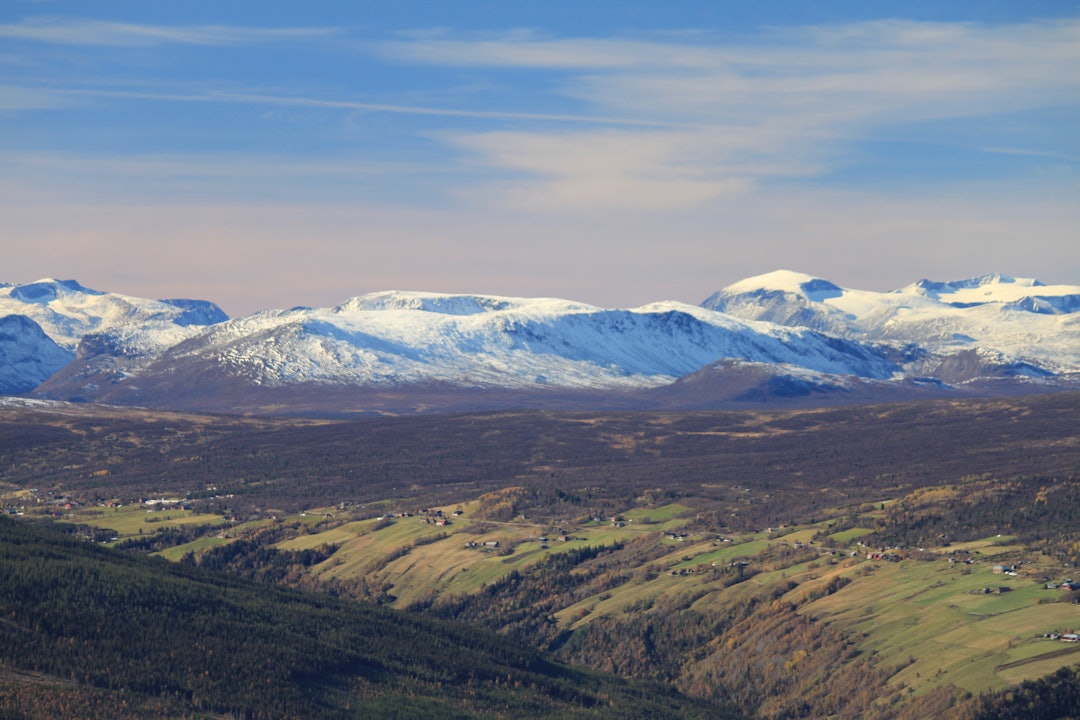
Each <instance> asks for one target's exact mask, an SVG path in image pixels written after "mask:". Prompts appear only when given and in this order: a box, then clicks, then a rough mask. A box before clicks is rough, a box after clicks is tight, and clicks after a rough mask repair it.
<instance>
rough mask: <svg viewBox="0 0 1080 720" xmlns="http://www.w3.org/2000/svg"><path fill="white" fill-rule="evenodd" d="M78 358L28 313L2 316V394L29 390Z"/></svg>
mask: <svg viewBox="0 0 1080 720" xmlns="http://www.w3.org/2000/svg"><path fill="white" fill-rule="evenodd" d="M74 357H75V353H73V352H70V351H68V350H65V349H63V348H62V347H60V346H59V345H57V344H56V343H55V342H53V340H52V339H51V338H50V337H49V336H48V335H46V334H45V333H44V332H43V331H42V329H41V326H39V325H38V324H37V323H36V322H34V321H33V320H31V319H30V318H28V317H26V316H25V315H6V316H3V317H0V394H7V393H12V394H17V393H24V392H29V391H31V390H33V389H34V388H36V387H37V386H38V385H40V384H41V383H43V382H45V381H46V380H48V379H49V377H50V376H51V375H52V374H53V373H55V372H56V371H57V370H59V369H60V368H62V367H64V366H65V365H67V364H68V363H69V362H71V359H72V358H74Z"/></svg>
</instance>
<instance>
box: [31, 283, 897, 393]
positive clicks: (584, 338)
mask: <svg viewBox="0 0 1080 720" xmlns="http://www.w3.org/2000/svg"><path fill="white" fill-rule="evenodd" d="M721 357H739V358H749V359H752V360H754V361H756V362H761V363H786V364H791V365H795V366H798V367H803V368H808V369H811V370H814V371H817V372H820V373H828V374H851V375H861V376H864V377H871V378H879V379H884V378H889V377H891V376H892V375H894V374H895V373H896V372H897V371H898V368H897V366H896V364H895V363H894V362H893V361H892V360H890V359H889V358H888V357H886V355H885V354H884V353H882V352H879V351H877V350H875V349H873V348H868V347H865V346H863V345H861V344H859V343H856V342H851V341H847V340H842V339H837V338H833V337H829V336H826V335H822V334H821V333H818V332H815V331H811V330H806V329H803V328H785V327H780V326H777V325H772V324H768V323H757V322H748V321H745V320H739V319H736V318H731V317H728V316H726V315H723V314H721V313H717V312H713V311H710V310H706V309H704V308H700V307H696V306H692V305H684V304H681V303H671V302H668V303H656V304H653V305H647V306H644V307H641V308H635V309H630V310H608V309H602V308H598V307H594V306H591V305H585V304H582V303H575V302H570V301H566V300H557V299H543V298H542V299H525V298H506V297H487V296H471V295H437V294H432V293H417V292H409V293H407V292H384V293H375V294H371V295H364V296H360V297H355V298H352V299H351V300H348V301H347V302H345V303H343V304H341V305H339V306H337V307H332V308H314V309H313V308H296V309H292V310H286V311H264V312H259V313H256V314H254V315H251V316H248V317H245V318H240V319H235V320H230V321H228V322H225V323H221V324H218V325H215V326H212V327H209V328H207V329H206V330H205V331H204V332H202V333H200V334H199V335H197V336H195V337H193V338H191V339H189V340H186V341H184V342H181V343H179V344H177V345H175V346H173V347H172V348H169V349H168V350H167V351H165V352H164V353H162V354H161V355H160V357H158V358H157V359H156V360H155V361H154V362H153V363H150V364H149V365H147V366H146V368H145V369H144V371H142V372H140V373H139V374H138V375H134V376H132V377H131V378H130V379H128V380H126V381H125V382H124V383H121V384H114V386H113V387H110V388H108V389H107V390H106V389H102V388H101V387H100V385H99V388H98V389H99V390H102V392H103V394H101V395H100V396H99V397H103V398H104V399H107V400H109V401H111V402H112V401H118V400H121V399H124V398H125V397H126V396H127V393H129V392H133V393H137V394H138V396H139V397H145V396H146V393H147V392H148V390H150V389H151V388H153V387H155V386H162V387H164V386H168V387H176V385H177V377H178V374H179V376H181V377H184V378H196V377H198V378H202V379H201V380H200V381H198V382H195V381H187V380H185V381H184V382H182V383H181V384H182V385H184V386H187V387H188V390H187V391H186V392H187V393H188V394H191V393H192V392H193V391H192V390H191V389H190V388H191V387H192V386H193V385H197V386H200V387H203V388H207V389H208V392H213V393H214V394H221V393H222V392H223V391H222V387H223V384H224V385H229V387H230V388H231V390H230V391H231V392H237V391H238V390H237V385H236V384H242V385H245V386H247V387H248V388H249V389H251V390H255V389H261V390H264V391H265V390H269V389H279V390H280V389H284V388H293V389H295V388H296V387H300V386H313V385H322V386H351V387H357V386H360V387H365V388H375V389H380V388H381V389H389V388H401V387H403V386H412V387H420V386H427V387H440V388H446V387H454V388H459V389H460V388H472V389H479V390H541V391H542V390H546V389H558V390H633V389H643V388H650V387H656V386H659V385H665V384H668V383H671V382H673V381H674V380H676V379H677V378H679V377H681V376H683V375H685V374H687V373H690V372H693V371H695V370H697V369H698V368H700V367H701V366H703V365H705V364H707V363H710V362H712V361H714V360H716V359H717V358H721ZM211 378H212V380H211ZM224 378H228V379H229V381H230V382H231V383H232V384H229V383H225V382H224V380H223V379H224ZM56 385H57V383H55V382H53V383H50V384H48V385H47V386H46V388H45V389H46V390H48V391H49V392H55V391H56ZM211 387H213V388H215V389H213V390H209V388H211ZM151 392H152V391H151ZM80 394H81V395H82V396H84V397H86V396H88V395H90V394H91V393H88V392H87V391H86V388H83V389H82V390H80ZM264 394H265V393H264Z"/></svg>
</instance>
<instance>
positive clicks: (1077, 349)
mask: <svg viewBox="0 0 1080 720" xmlns="http://www.w3.org/2000/svg"><path fill="white" fill-rule="evenodd" d="M702 306H703V307H707V308H710V309H713V310H716V311H718V312H723V313H727V314H730V315H734V316H736V317H741V318H745V319H751V320H766V321H770V322H776V323H780V324H783V325H787V326H792V327H810V328H815V329H818V330H820V331H822V332H826V333H830V334H834V335H838V336H841V337H846V338H849V339H852V340H861V341H869V342H887V343H892V344H894V345H897V346H905V345H906V346H914V347H917V348H918V349H919V352H916V353H914V354H911V356H910V357H909V358H908V361H907V364H906V367H905V370H906V372H907V373H908V374H927V375H935V376H937V377H941V378H942V379H945V380H948V381H950V382H955V381H964V380H971V379H974V378H976V377H979V376H985V375H997V376H1017V375H1021V376H1032V377H1038V376H1048V375H1056V374H1061V373H1075V372H1080V312H1078V311H1080V286H1072V285H1043V284H1042V283H1040V282H1039V281H1037V280H1033V279H1024V278H1012V277H1008V276H1005V275H984V276H981V277H976V278H971V279H968V280H961V281H954V282H932V281H929V280H920V281H918V282H916V283H913V284H911V285H908V286H907V287H904V288H901V289H899V290H895V291H893V292H871V291H864V290H851V289H846V288H841V287H839V286H837V285H835V284H833V283H831V282H829V281H828V280H823V279H821V278H815V277H812V276H810V275H804V274H801V273H796V272H790V271H786V270H781V271H777V272H772V273H768V274H766V275H760V276H758V277H753V278H749V279H746V280H742V281H740V282H737V283H735V284H733V285H730V286H728V287H726V288H724V289H723V290H720V291H718V292H717V293H715V294H713V295H712V296H710V297H709V298H708V299H706V300H705V302H703V303H702Z"/></svg>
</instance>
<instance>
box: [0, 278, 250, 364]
mask: <svg viewBox="0 0 1080 720" xmlns="http://www.w3.org/2000/svg"><path fill="white" fill-rule="evenodd" d="M5 315H23V316H25V317H28V318H30V319H31V320H33V321H34V322H35V323H37V324H38V325H39V326H40V327H41V329H42V330H43V331H44V332H45V334H46V335H48V336H49V337H50V338H52V340H53V341H54V342H55V343H56V344H57V345H59V346H60V347H63V348H65V349H67V350H70V351H72V352H74V351H75V348H76V347H77V346H78V344H79V342H80V341H81V340H82V339H83V338H84V337H85V336H87V335H91V334H105V335H111V336H112V337H113V338H114V341H113V342H114V345H116V346H117V347H122V348H125V349H126V350H128V351H130V352H131V354H142V353H148V352H155V351H160V350H163V349H165V348H167V347H170V346H172V345H175V344H176V343H178V342H180V341H181V340H184V339H186V338H188V337H191V336H192V335H194V334H196V333H198V332H199V330H200V329H201V328H202V327H203V326H206V325H213V324H214V323H219V322H222V321H224V320H228V319H229V318H228V316H227V315H226V314H225V313H224V312H222V310H221V308H219V307H218V306H217V305H215V304H214V303H211V302H207V301H205V300H146V299H143V298H136V297H131V296H128V295H119V294H117V293H107V292H101V291H99V290H91V289H89V288H85V287H83V286H82V285H80V284H79V283H77V282H76V281H74V280H54V279H52V278H46V279H44V280H38V281H37V282H33V283H26V284H24V285H4V286H0V317H3V316H5Z"/></svg>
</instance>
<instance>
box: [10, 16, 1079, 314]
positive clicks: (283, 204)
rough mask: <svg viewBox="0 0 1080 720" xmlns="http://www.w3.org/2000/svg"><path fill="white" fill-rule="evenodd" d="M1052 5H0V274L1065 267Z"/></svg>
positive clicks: (193, 291)
mask: <svg viewBox="0 0 1080 720" xmlns="http://www.w3.org/2000/svg"><path fill="white" fill-rule="evenodd" d="M1078 107H1080V3H1077V2H1025V3H1017V2H1011V1H1010V2H990V1H985V2H927V3H919V2H904V3H891V2H874V3H868V2H829V3H812V2H770V3H735V2H617V3H609V2H600V1H598V2H591V3H583V2H580V0H579V1H578V2H573V3H571V2H544V3H525V2H506V1H505V0H504V1H503V2H425V3H421V2H396V3H383V2H380V3H374V2H343V1H342V2H328V1H323V2H317V1H316V2H305V3H293V2H265V1H264V2H228V1H223V0H217V1H216V2H185V3H148V2H142V1H129V2H107V1H99V2H94V3H87V2H64V1H62V0H56V1H52V2H50V1H48V0H44V1H42V0H38V1H33V2H31V1H21V0H9V1H8V2H5V3H3V4H0V212H2V213H3V215H4V218H5V221H4V222H3V223H2V224H0V242H2V243H3V247H4V250H5V252H4V262H3V268H4V269H3V272H2V273H0V281H5V282H29V281H32V280H35V279H38V278H40V277H44V276H54V277H65V278H66V277H70V278H76V279H78V280H79V281H80V282H82V283H83V284H85V285H88V286H91V287H96V288H99V289H103V290H111V291H116V292H125V293H129V294H133V295H142V296H149V297H176V296H187V297H201V298H207V299H211V300H215V301H217V302H219V303H221V304H222V305H223V307H225V309H226V310H227V311H229V312H231V313H234V314H242V313H247V312H251V311H254V310H256V309H261V308H268V307H287V306H291V305H296V304H307V305H330V304H336V303H339V302H341V301H343V300H344V299H346V298H347V297H350V296H352V295H356V294H360V293H363V292H369V291H375V290H387V289H413V290H432V291H444V292H479V293H490V294H504V295H507V294H509V295H527V296H541V295H542V296H560V297H568V298H573V299H576V300H582V301H585V302H592V303H595V304H598V305H604V306H609V307H610V306H624V307H629V306H634V305H639V304H642V303H646V302H650V301H654V300H662V299H673V300H683V301H687V302H694V303H696V302H699V301H700V300H701V299H703V298H704V297H706V296H707V295H709V294H710V293H711V292H713V291H714V290H716V289H718V288H719V287H722V286H724V285H726V284H729V283H731V282H734V281H736V280H738V279H741V278H743V277H747V276H750V275H755V274H759V273H764V272H768V271H771V270H774V269H777V268H788V269H793V270H799V271H802V272H808V273H812V274H815V275H820V276H823V277H826V278H828V279H830V280H833V281H834V282H837V283H839V284H841V285H844V286H848V287H856V288H861V289H878V290H887V289H894V288H897V287H900V286H902V285H905V284H907V283H909V282H913V281H915V280H917V279H920V278H923V277H929V278H931V279H937V280H949V279H959V278H963V277H968V276H972V275H976V274H982V273H986V272H1001V273H1006V274H1012V275H1018V276H1024V277H1039V278H1041V279H1043V280H1045V281H1047V282H1062V283H1070V284H1080V250H1078V247H1080V230H1078V228H1080V173H1078V160H1080V133H1078V132H1077V130H1076V128H1078V127H1080V111H1078Z"/></svg>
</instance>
